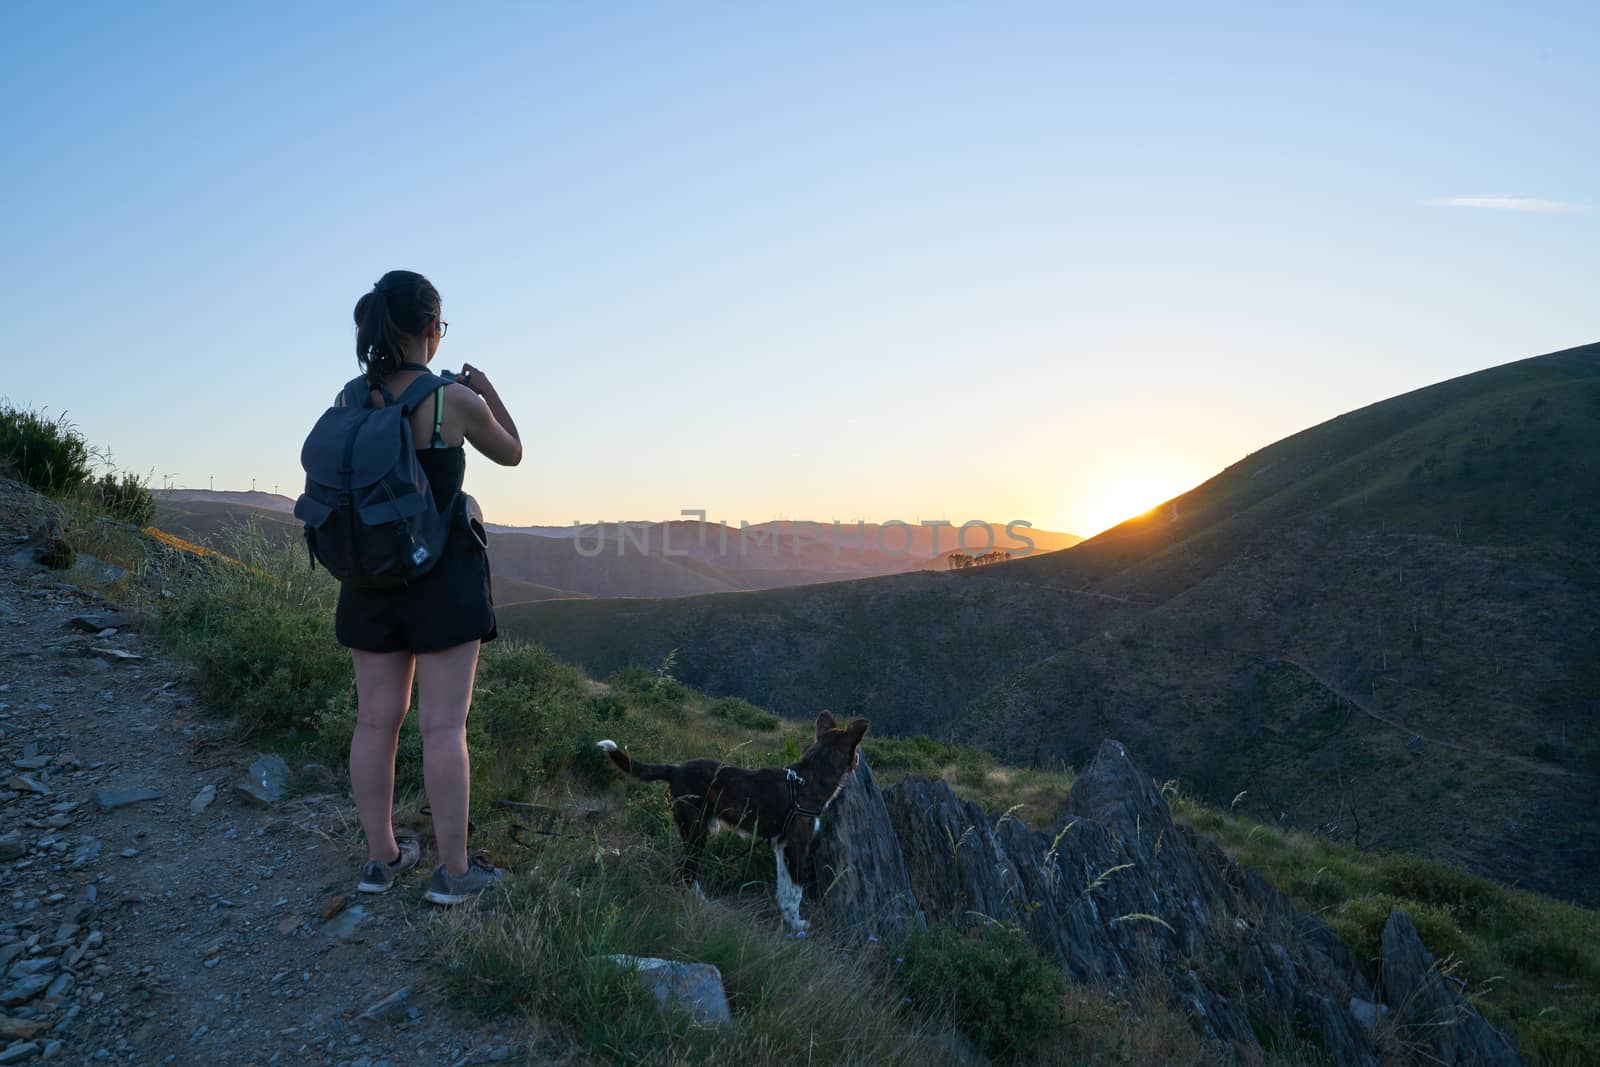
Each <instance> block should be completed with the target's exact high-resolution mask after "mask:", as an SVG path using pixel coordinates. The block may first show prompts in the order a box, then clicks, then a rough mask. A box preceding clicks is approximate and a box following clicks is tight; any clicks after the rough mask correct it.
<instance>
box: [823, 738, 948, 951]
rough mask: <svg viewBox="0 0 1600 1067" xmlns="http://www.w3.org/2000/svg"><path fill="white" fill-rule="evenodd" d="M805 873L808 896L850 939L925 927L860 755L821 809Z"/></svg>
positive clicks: (897, 936) (894, 936)
mask: <svg viewBox="0 0 1600 1067" xmlns="http://www.w3.org/2000/svg"><path fill="white" fill-rule="evenodd" d="M807 875H808V877H807V878H806V879H805V884H806V889H807V891H808V892H807V896H808V897H810V898H811V899H814V900H820V902H821V905H822V907H823V908H824V909H825V910H826V911H827V913H828V916H829V919H830V920H831V921H832V922H833V924H834V925H835V926H837V927H840V928H842V929H845V930H848V931H849V932H850V934H851V935H853V939H854V940H858V941H866V940H867V939H868V938H872V937H876V938H878V939H879V940H887V941H899V940H901V939H902V938H904V937H905V936H906V935H907V934H908V933H910V932H911V931H912V930H921V929H924V928H926V926H927V921H926V919H925V918H924V917H923V914H922V909H921V908H920V907H919V906H918V905H917V898H916V896H915V895H914V894H913V893H912V891H911V882H910V878H909V875H908V874H907V872H906V862H905V856H904V854H903V852H902V851H901V848H900V839H899V837H898V836H897V835H896V834H895V830H894V823H893V822H891V821H890V819H889V809H888V807H887V806H886V805H885V804H884V800H883V791H882V790H880V789H879V788H878V783H877V781H876V780H875V779H874V778H873V776H872V768H871V767H870V766H868V765H867V760H866V757H865V756H863V757H862V758H861V761H860V763H859V764H857V766H856V769H855V772H854V773H853V774H851V775H849V776H848V777H846V778H845V780H844V784H843V786H842V787H841V788H840V790H839V795H838V796H837V797H835V798H834V800H833V803H832V804H830V805H828V808H827V810H826V811H825V812H824V813H823V816H822V829H821V831H819V832H818V834H817V838H816V844H815V846H814V847H813V849H812V853H811V869H810V871H808V872H807Z"/></svg>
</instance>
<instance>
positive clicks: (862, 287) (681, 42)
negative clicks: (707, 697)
mask: <svg viewBox="0 0 1600 1067" xmlns="http://www.w3.org/2000/svg"><path fill="white" fill-rule="evenodd" d="M863 7H864V8H868V9H870V10H866V11H863V10H859V9H860V8H863ZM1397 8H1404V10H1403V11H1401V10H1396V9H1397ZM330 9H333V10H334V13H330ZM1596 11H1597V8H1596V7H1595V6H1594V5H1592V4H1574V5H1569V6H1551V5H1532V6H1530V5H1525V4H1500V5H1475V4H1462V3H1450V4H1436V5H1420V4H1419V5H1411V4H1408V5H1394V4H1373V5H1370V6H1367V5H1346V4H1338V5H1334V4H1305V5H1291V4H1282V3H1270V4H1260V5H1249V6H1240V5H1200V4H1174V5H1170V6H1143V7H1137V8H1135V7H1132V6H1129V5H1123V6H1122V7H1121V9H1119V10H1116V11H1113V10H1110V9H1109V8H1108V6H1107V5H1070V4H1061V3H1055V4H1037V5H1035V4H1006V3H1001V4H983V5H977V4H941V3H925V2H924V3H911V4H872V5H845V4H838V5H834V4H803V5H801V4H791V5H781V6H780V5H774V4H762V5H734V4H726V3H716V4H713V3H669V4H613V3H606V4H582V3H549V4H516V5H511V4H505V5H501V4H480V5H472V7H471V10H470V12H469V13H467V14H462V13H460V12H459V11H456V10H452V5H437V4H436V5H429V6H417V7H412V6H409V5H407V6H395V5H384V6H381V7H380V6H376V5H372V6H366V7H363V8H362V9H360V10H356V9H355V8H354V7H353V6H351V5H295V4H278V5H270V6H265V7H263V6H260V5H257V6H255V7H253V8H250V9H248V10H246V9H242V8H240V7H239V6H238V5H200V4H195V5H184V6H168V5H146V4H139V5H129V4H116V5H110V4H106V5H91V4H51V5H37V6H33V5H20V4H13V5H8V6H7V9H6V36H7V38H8V42H9V44H8V48H7V58H6V62H5V64H4V65H3V68H0V92H3V94H4V97H3V98H4V101H5V105H4V108H3V109H0V133H3V135H4V140H3V152H4V157H5V165H4V167H3V169H0V211H3V212H4V220H3V221H4V233H5V237H4V241H3V248H4V252H3V257H0V291H3V292H4V293H5V295H6V298H7V307H8V313H7V315H6V320H7V330H6V332H7V334H8V338H7V341H8V347H9V349H10V352H9V356H8V363H9V364H10V366H11V369H10V370H8V371H7V372H6V373H5V376H4V382H3V385H0V394H4V395H5V396H7V397H9V398H10V399H11V400H12V401H14V402H19V403H23V404H29V405H33V406H47V407H49V408H50V409H52V410H54V411H59V410H61V409H63V408H65V409H67V410H68V411H69V413H70V415H71V417H72V418H73V419H74V420H75V421H76V422H77V423H78V424H79V425H80V426H81V428H82V429H83V431H84V432H85V433H86V435H87V436H88V437H89V438H90V439H91V440H93V441H95V442H97V443H101V444H104V445H108V446H110V447H111V448H112V450H113V454H114V456H115V458H116V459H117V460H118V461H119V462H120V463H121V464H122V465H123V466H125V467H128V468H131V469H134V470H136V471H140V472H146V473H151V474H152V475H153V476H154V482H155V484H157V485H159V484H161V481H162V476H163V475H164V474H167V473H174V472H175V473H176V475H177V477H176V482H177V483H179V484H186V485H190V486H198V487H204V486H205V485H206V484H207V479H208V477H211V476H214V477H215V479H216V485H217V487H218V488H224V487H227V488H247V487H248V486H249V483H250V479H251V478H252V477H254V478H256V479H257V484H258V486H260V487H262V488H267V489H270V488H271V487H272V486H273V485H275V484H276V485H279V486H280V487H281V491H283V492H285V493H288V494H290V495H293V494H294V493H295V492H297V491H298V488H299V483H300V481H301V478H302V475H301V473H300V470H299V464H298V451H299V445H300V441H301V438H302V437H303V435H304V433H305V431H306V429H307V428H308V427H309V425H310V423H311V422H312V421H313V420H314V418H315V416H316V415H317V414H318V412H319V411H320V409H321V407H322V406H323V405H324V404H325V403H326V402H327V400H328V398H329V397H330V396H331V394H332V393H333V392H334V391H335V389H336V388H337V386H338V385H339V383H340V382H342V381H343V380H345V379H346V378H348V377H350V376H351V375H353V374H354V373H355V367H354V355H353V327H352V324H351V320H350V311H351V306H352V305H353V303H354V301H355V299H356V297H357V296H359V295H360V294H361V293H362V292H363V291H364V290H366V289H367V288H368V287H370V286H371V284H372V283H373V282H374V281H375V280H376V279H377V278H378V276H379V275H381V274H382V273H383V272H384V271H385V270H388V269H390V268H393V267H404V268H408V269H414V270H420V271H422V272H424V273H426V274H428V275H429V276H430V277H431V278H432V279H433V280H434V282H435V283H436V284H437V285H438V287H439V289H440V290H441V292H442V293H443V296H444V302H445V317H446V318H448V319H449V320H450V322H451V330H450V336H449V337H448V339H447V340H446V342H445V346H444V349H443V351H442V353H441V360H442V362H443V364H444V365H445V366H449V367H454V366H458V365H459V364H460V362H461V361H462V360H470V361H471V362H473V363H475V364H477V365H479V366H481V367H483V368H484V369H485V370H486V371H487V372H488V373H490V375H491V376H492V377H493V378H494V379H495V380H496V382H497V383H498V384H499V386H500V389H501V392H502V393H503V395H504V396H505V397H506V399H507V401H508V403H509V404H510V405H511V407H512V410H513V412H514V413H515V414H516V416H517V419H518V421H519V423H520V424H521V427H522V429H523V435H524V439H525V441H526V442H527V445H528V458H527V460H526V462H525V463H524V464H523V466H522V467H520V468H518V469H515V470H510V471H491V470H490V465H489V464H488V463H487V461H484V460H481V459H479V460H477V461H475V462H474V463H472V464H471V466H470V469H469V473H468V487H469V488H470V489H473V490H474V491H476V492H477V493H478V495H479V496H480V498H481V499H482V500H483V502H484V504H485V507H486V510H487V511H488V512H489V514H490V517H491V518H493V519H497V520H500V521H505V522H534V521H541V522H559V523H565V522H570V521H571V520H573V519H583V520H586V521H589V520H595V519H601V518H608V519H610V518H666V517H672V516H675V515H676V514H677V512H678V509H680V508H684V507H695V506H704V507H707V508H709V509H710V511H711V513H712V517H713V518H718V517H720V518H725V519H728V520H730V521H733V522H737V521H738V520H739V519H741V518H744V519H748V520H750V521H752V522H755V521H759V520H764V519H767V518H771V517H773V516H776V515H784V516H788V517H791V518H815V519H824V520H826V519H832V518H845V519H851V518H855V517H857V516H865V517H867V518H869V519H879V520H882V519H889V518H900V519H903V520H906V521H916V520H918V519H919V518H920V519H926V518H940V517H943V518H949V519H952V520H954V521H956V522H960V521H962V520H964V519H969V518H983V519H988V520H992V521H997V522H1004V521H1007V520H1009V519H1014V518H1024V519H1029V520H1031V521H1033V522H1035V523H1036V524H1037V525H1040V526H1046V527H1050V528H1055V529H1069V530H1075V531H1078V532H1082V533H1091V532H1093V530H1094V528H1095V527H1096V526H1097V525H1103V524H1104V523H1105V522H1107V521H1110V518H1116V517H1119V516H1116V515H1115V514H1114V512H1115V511H1116V510H1117V509H1118V508H1120V507H1124V506H1127V507H1131V506H1133V503H1134V502H1137V503H1138V506H1140V507H1142V506H1144V504H1147V503H1154V502H1155V500H1154V499H1150V500H1145V499H1142V497H1141V495H1142V496H1149V495H1150V494H1153V493H1159V495H1161V496H1164V495H1169V494H1170V493H1171V492H1175V491H1177V490H1180V489H1183V488H1186V487H1187V486H1188V485H1191V484H1193V483H1196V482H1198V481H1200V480H1202V479H1204V478H1205V477H1207V476H1209V475H1210V474H1211V473H1213V472H1215V471H1216V470H1218V469H1220V468H1221V467H1222V466H1224V465H1226V464H1227V463H1230V462H1232V461H1233V460H1235V459H1237V458H1239V457H1240V456H1241V455H1243V454H1245V453H1246V452H1249V451H1251V450H1253V449H1255V448H1259V447H1261V446H1263V445H1266V444H1268V443H1270V442H1272V441H1273V440H1276V439H1277V438H1279V437H1282V436H1283V435H1285V434H1287V433H1291V432H1293V431H1295V430H1298V429H1300V428H1302V427H1304V426H1307V425H1310V424H1313V423H1316V422H1319V421H1321V420H1323V419H1325V418H1328V417H1331V416H1333V415H1336V414H1338V413H1339V412H1342V411H1345V410H1349V409H1350V408H1353V407H1358V406H1361V405H1363V404H1366V403H1369V402H1371V401H1374V400H1378V399H1381V398H1383V397H1385V396H1390V395H1393V394H1394V393H1397V392H1401V391H1404V390H1406V389H1409V388H1413V387H1416V386H1420V385H1424V384H1427V383H1430V382H1433V381H1437V380H1440V379H1443V378H1447V377H1452V376H1454V375H1457V374H1462V373H1466V372H1469V371H1472V370H1477V369H1480V368H1483V367H1487V366H1491V365H1494V364H1497V363H1503V362H1506V361H1508V360H1511V359H1516V358H1521V357H1523V356H1528V355H1534V354H1537V353H1540V352H1544V351H1549V350H1553V349H1557V348H1563V347H1568V346H1571V345H1576V344H1581V343H1585V342H1588V341H1592V340H1596V339H1600V287H1597V281H1600V210H1597V209H1600V139H1597V138H1596V137H1595V130H1596V116H1597V115H1600V77H1597V76H1596V74H1595V66H1594V58H1595V56H1596V55H1600V15H1597V14H1596ZM1124 500H1126V501H1127V503H1126V504H1125V503H1124ZM1108 509H1109V510H1108ZM1108 516H1109V518H1108Z"/></svg>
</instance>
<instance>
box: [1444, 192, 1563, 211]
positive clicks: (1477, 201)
mask: <svg viewBox="0 0 1600 1067" xmlns="http://www.w3.org/2000/svg"><path fill="white" fill-rule="evenodd" d="M1428 203H1430V204H1432V205H1433V206H1434V207H1475V208H1479V209H1481V210H1484V211H1520V212H1523V213H1525V214H1531V215H1587V214H1588V213H1589V207H1588V205H1587V204H1569V203H1567V202H1566V201H1564V200H1538V199H1535V198H1534V197H1531V196H1446V197H1440V198H1439V199H1437V200H1429V201H1428Z"/></svg>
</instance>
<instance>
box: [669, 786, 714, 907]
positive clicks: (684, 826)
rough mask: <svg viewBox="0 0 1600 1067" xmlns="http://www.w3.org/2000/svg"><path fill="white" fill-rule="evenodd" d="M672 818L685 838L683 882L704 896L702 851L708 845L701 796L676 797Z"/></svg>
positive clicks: (680, 834) (679, 832)
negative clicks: (701, 879)
mask: <svg viewBox="0 0 1600 1067" xmlns="http://www.w3.org/2000/svg"><path fill="white" fill-rule="evenodd" d="M672 818H673V820H674V821H675V822H676V823H677V824H678V835H679V836H680V837H682V838H683V870H682V874H683V882H684V884H685V885H687V886H688V887H689V888H690V889H692V890H694V891H695V892H696V893H699V894H700V896H702V897H703V896H705V894H704V893H703V892H701V890H700V853H701V852H702V851H704V849H705V846H706V825H705V820H704V819H703V818H702V817H701V806H700V798H698V797H690V796H680V797H674V798H673V801H672Z"/></svg>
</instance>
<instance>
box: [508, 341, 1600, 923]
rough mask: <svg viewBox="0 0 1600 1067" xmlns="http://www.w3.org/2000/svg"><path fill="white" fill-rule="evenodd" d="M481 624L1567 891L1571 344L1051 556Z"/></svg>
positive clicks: (1323, 431)
mask: <svg viewBox="0 0 1600 1067" xmlns="http://www.w3.org/2000/svg"><path fill="white" fill-rule="evenodd" d="M502 629H503V630H506V631H508V632H513V633H516V634H518V635H519V636H525V637H528V638H531V639H534V640H538V641H540V642H542V643H544V644H545V645H547V646H549V647H550V648H551V649H552V650H553V651H554V652H556V653H557V654H558V655H561V656H563V657H566V658H572V659H577V660H579V661H581V662H583V663H584V664H585V665H586V666H588V667H589V668H590V670H591V671H593V672H598V673H602V674H603V673H605V672H607V671H609V670H611V669H613V668H615V667H617V666H620V665H622V664H623V663H626V662H628V661H630V660H633V661H639V662H643V663H651V664H653V663H655V662H658V661H659V660H660V659H661V658H662V657H663V656H665V655H666V654H667V652H669V651H671V650H673V649H676V650H677V655H676V660H675V662H676V669H677V671H678V673H679V675H680V677H682V678H683V679H684V680H685V681H687V682H689V683H690V684H693V685H695V686H697V687H700V688H703V689H707V690H709V691H711V692H713V693H716V694H736V695H740V696H744V697H747V698H748V699H751V700H753V701H756V702H757V703H761V704H764V705H768V706H771V707H774V708H776V709H779V710H782V711H785V712H788V713H792V714H795V715H803V714H807V713H810V712H814V711H815V709H817V708H819V707H831V708H833V709H834V710H835V711H840V710H843V711H845V712H848V713H855V712H857V711H860V712H864V713H868V714H870V715H872V717H873V723H874V728H875V729H879V728H881V729H885V730H888V731H897V732H906V733H909V732H932V733H935V734H939V735H945V736H954V737H957V738H961V739H966V740H971V741H975V742H977V743H981V744H983V745H985V746H987V747H989V748H991V749H993V750H994V751H996V752H998V753H1000V754H1002V755H1005V756H1006V757H1008V758H1011V759H1020V760H1022V761H1032V762H1034V763H1038V764H1051V763H1053V762H1056V761H1062V760H1064V761H1068V762H1072V763H1079V762H1082V761H1084V760H1086V759H1087V758H1089V757H1090V756H1091V755H1092V751H1093V746H1094V744H1095V743H1096V741H1097V740H1098V739H1099V738H1100V737H1104V736H1112V735H1114V736H1117V737H1119V738H1122V739H1124V740H1126V741H1127V742H1128V743H1130V744H1132V745H1135V746H1136V747H1137V748H1138V749H1139V751H1141V752H1144V753H1146V754H1147V757H1146V758H1147V760H1148V761H1149V762H1150V763H1151V764H1152V765H1153V769H1155V770H1156V771H1157V773H1158V774H1159V776H1161V777H1177V778H1181V779H1183V781H1184V784H1185V786H1186V787H1188V788H1191V789H1195V790H1197V791H1199V792H1200V793H1201V794H1202V795H1203V796H1205V797H1206V798H1208V799H1210V800H1211V801H1213V802H1217V803H1220V804H1222V805H1224V806H1227V805H1228V804H1230V803H1235V802H1236V803H1237V804H1238V805H1239V806H1240V807H1241V808H1244V809H1246V810H1249V811H1251V812H1252V813H1253V814H1256V815H1258V816H1260V817H1263V818H1266V819H1269V820H1281V821H1283V822H1285V823H1289V824H1294V825H1298V826H1302V827H1307V828H1312V829H1318V830H1321V831H1322V832H1327V833H1332V834H1336V835H1340V836H1344V837H1355V836H1356V835H1357V833H1358V832H1359V840H1360V842H1361V843H1362V844H1365V845H1376V846H1385V847H1398V848H1405V849H1408V850H1412V851H1417V852H1424V853H1429V854H1432V855H1436V856H1440V857H1443V858H1446V859H1450V860H1453V861H1456V862H1459V863H1462V864H1464V865H1466V866H1468V867H1470V868H1472V869H1474V870H1476V871H1478V872H1480V873H1485V874H1489V875H1491V876H1494V877H1497V878H1500V879H1502V880H1504V881H1508V882H1514V883H1518V884H1523V885H1526V886H1528V887H1530V888H1536V889H1540V890H1543V891H1546V892H1551V893H1555V894H1557V895H1564V896H1567V897H1571V898H1575V899H1579V900H1582V901H1585V902H1587V903H1597V902H1600V881H1597V880H1596V879H1595V878H1594V871H1596V870H1600V832H1597V831H1600V816H1597V815H1596V809H1595V807H1594V805H1593V804H1592V803H1590V802H1589V800H1588V799H1587V798H1588V797H1589V796H1590V795H1591V793H1592V792H1593V790H1594V789H1595V787H1596V786H1597V785H1600V345H1589V346H1586V347H1583V348H1577V349H1571V350H1568V351H1565V352H1558V353H1554V354H1551V355H1547V356H1541V357H1538V358H1535V359H1529V360H1523V361H1520V362H1517V363H1511V364H1507V365H1505V366H1501V367H1496V368H1493V369H1491V370H1486V371H1482V372H1479V373H1476V374H1471V375H1467V376H1464V377H1461V378H1456V379H1453V380H1451V381H1448V382H1444V383H1441V384H1439V385H1435V386H1431V387H1428V388H1426V389H1420V390H1417V391H1415V392H1411V393H1407V394H1405V395H1403V396H1399V397H1395V398H1392V399H1390V400H1386V401H1383V402H1381V403H1377V404H1373V405H1371V406H1369V407H1366V408H1362V409H1360V410H1358V411H1353V412H1350V413H1348V414H1346V415H1342V416H1340V417H1339V418H1336V419H1333V420H1331V421H1329V422H1326V423H1323V424H1321V425H1319V426H1316V427H1313V428H1311V429H1309V430H1305V431H1303V432H1301V433H1298V434H1295V435H1294V436H1292V437H1289V438H1286V439H1284V440H1282V441H1280V442H1278V443H1276V444H1274V445H1272V446H1270V447H1267V448H1264V449H1262V450H1261V451H1259V452H1256V453H1254V454H1252V455H1250V456H1248V457H1246V458H1245V459H1244V460H1241V461H1240V462H1238V463H1236V464H1234V465H1233V466H1231V467H1229V468H1228V469H1227V470H1225V471H1223V472H1222V473H1220V474H1218V475H1217V476H1215V477H1214V478H1212V479H1210V480H1209V481H1207V482H1206V483H1204V484H1203V485H1200V486H1198V487H1196V488H1195V489H1193V490H1191V491H1190V492H1188V493H1185V494H1183V495H1181V496H1179V497H1176V498H1174V499H1173V500H1171V501H1168V502H1167V503H1166V504H1164V505H1162V506H1161V507H1159V508H1157V509H1154V510H1153V511H1151V512H1149V513H1147V514H1145V515H1143V516H1140V517H1138V518H1136V519H1133V520H1130V521H1128V522H1125V523H1123V524H1122V525H1120V526H1118V527H1116V528H1114V529H1112V530H1109V531H1106V532H1105V533H1103V534H1100V535H1099V536H1097V537H1094V538H1092V539H1090V540H1088V541H1085V542H1083V543H1082V544H1080V545H1077V546H1075V547H1073V548H1070V549H1067V550H1065V551H1059V552H1052V553H1047V554H1041V555H1036V556H1032V557H1030V558H1027V559H1021V560H1016V561H1013V562H1008V563H1000V564H995V565H992V566H987V567H981V568H975V569H971V570H963V571H956V572H951V573H918V574H904V575H899V576H892V577H881V578H875V579H871V580H858V581H845V582H834V583H831V584H826V585H812V586H808V587H805V588H790V589H781V590H769V591H766V592H743V593H736V594H725V595H713V596H696V597H687V598H680V599H675V600H628V601H610V600H587V601H550V602H546V603H530V604H523V605H516V606H513V607H511V608H509V609H507V611H506V612H505V614H504V616H503V621H502ZM1358 824H1359V831H1358Z"/></svg>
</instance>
